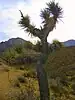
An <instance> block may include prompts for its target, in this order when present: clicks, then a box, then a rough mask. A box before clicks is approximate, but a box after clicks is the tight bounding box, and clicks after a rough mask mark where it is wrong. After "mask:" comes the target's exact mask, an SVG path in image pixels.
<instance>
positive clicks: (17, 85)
mask: <svg viewBox="0 0 75 100" xmlns="http://www.w3.org/2000/svg"><path fill="white" fill-rule="evenodd" d="M12 85H13V87H17V88H20V83H19V81H18V80H15V81H14V82H13V84H12Z"/></svg>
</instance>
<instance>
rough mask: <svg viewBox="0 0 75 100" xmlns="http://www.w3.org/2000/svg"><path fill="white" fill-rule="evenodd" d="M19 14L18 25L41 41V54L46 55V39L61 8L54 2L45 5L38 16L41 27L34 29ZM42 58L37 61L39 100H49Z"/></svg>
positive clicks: (27, 17)
mask: <svg viewBox="0 0 75 100" xmlns="http://www.w3.org/2000/svg"><path fill="white" fill-rule="evenodd" d="M20 13H21V20H20V21H19V24H20V25H21V27H23V29H25V31H27V32H28V33H29V34H31V35H33V36H35V37H38V38H39V39H40V40H41V43H42V50H43V53H42V54H43V55H45V56H46V55H48V43H47V37H48V35H49V33H50V32H51V31H52V30H53V29H54V28H55V27H56V23H57V22H58V19H60V18H61V17H62V8H61V7H60V6H59V4H58V3H55V1H51V2H49V3H47V8H45V9H43V10H42V11H41V14H40V17H41V18H42V20H43V21H42V24H43V25H42V26H40V28H36V27H35V26H34V25H32V24H31V23H30V18H29V16H28V15H26V16H24V15H23V13H22V12H21V11H20ZM45 56H44V57H45ZM44 57H41V58H40V59H39V60H38V61H37V76H38V82H39V89H40V100H50V99H49V88H48V80H47V75H46V72H45V70H44V68H43V62H42V59H43V58H44Z"/></svg>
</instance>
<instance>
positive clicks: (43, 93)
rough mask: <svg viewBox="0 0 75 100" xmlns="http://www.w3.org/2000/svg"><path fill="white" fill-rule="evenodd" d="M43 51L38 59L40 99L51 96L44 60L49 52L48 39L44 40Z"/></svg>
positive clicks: (46, 99)
mask: <svg viewBox="0 0 75 100" xmlns="http://www.w3.org/2000/svg"><path fill="white" fill-rule="evenodd" d="M42 49H43V53H42V54H41V55H40V57H39V59H38V61H37V78H38V82H39V90H40V100H50V97H49V87H48V78H47V74H46V72H45V69H44V60H45V57H46V56H47V54H48V43H47V39H45V40H44V39H43V41H42Z"/></svg>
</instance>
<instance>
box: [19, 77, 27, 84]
mask: <svg viewBox="0 0 75 100" xmlns="http://www.w3.org/2000/svg"><path fill="white" fill-rule="evenodd" d="M17 79H18V80H19V82H20V83H25V82H26V80H25V77H24V76H18V78H17Z"/></svg>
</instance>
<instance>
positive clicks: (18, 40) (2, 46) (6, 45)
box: [0, 38, 27, 52]
mask: <svg viewBox="0 0 75 100" xmlns="http://www.w3.org/2000/svg"><path fill="white" fill-rule="evenodd" d="M25 42H27V41H26V40H24V39H22V38H11V39H9V40H8V41H5V42H1V43H0V52H3V51H4V50H6V49H7V48H10V47H13V46H14V45H18V44H24V43H25Z"/></svg>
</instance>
